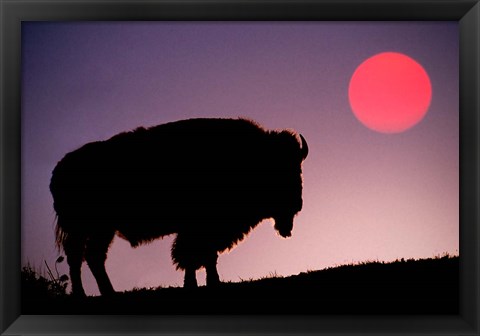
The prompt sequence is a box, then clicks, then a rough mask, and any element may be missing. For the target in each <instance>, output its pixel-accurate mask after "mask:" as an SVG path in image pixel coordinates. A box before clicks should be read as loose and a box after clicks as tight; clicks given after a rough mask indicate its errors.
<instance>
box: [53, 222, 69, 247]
mask: <svg viewBox="0 0 480 336" xmlns="http://www.w3.org/2000/svg"><path fill="white" fill-rule="evenodd" d="M67 238H68V232H67V231H65V227H64V220H63V217H61V216H57V224H56V226H55V245H56V246H57V249H58V250H59V251H61V250H63V247H64V244H65V242H66V241H67Z"/></svg>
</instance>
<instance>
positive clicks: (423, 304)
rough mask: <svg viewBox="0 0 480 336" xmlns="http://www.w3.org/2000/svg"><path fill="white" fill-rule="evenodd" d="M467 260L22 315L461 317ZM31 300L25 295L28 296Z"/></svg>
mask: <svg viewBox="0 0 480 336" xmlns="http://www.w3.org/2000/svg"><path fill="white" fill-rule="evenodd" d="M458 276H459V258H458V257H449V256H445V257H442V258H431V259H420V260H413V259H412V260H406V261H405V260H403V259H402V260H400V261H396V262H392V263H382V262H368V263H362V264H358V265H347V266H340V267H335V268H329V269H324V270H319V271H309V272H306V273H300V274H298V275H294V276H289V277H271V278H265V279H260V280H254V281H243V282H239V283H233V282H232V283H223V284H222V285H221V286H220V287H219V288H215V289H210V288H207V287H199V288H197V289H193V290H187V289H183V288H177V287H170V288H158V289H149V290H147V289H141V290H134V291H128V292H124V293H118V294H117V295H116V296H114V297H111V298H103V297H88V298H86V299H81V300H78V299H74V298H72V297H70V296H69V295H57V296H50V297H48V296H45V295H40V296H37V295H35V294H34V293H32V292H31V291H30V292H29V293H28V295H23V297H22V314H457V313H458V292H459V288H458V284H459V279H458ZM24 292H25V291H24Z"/></svg>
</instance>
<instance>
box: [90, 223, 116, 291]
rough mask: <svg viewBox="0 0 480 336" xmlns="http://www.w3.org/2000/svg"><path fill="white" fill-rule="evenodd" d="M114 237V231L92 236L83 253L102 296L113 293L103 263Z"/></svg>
mask: <svg viewBox="0 0 480 336" xmlns="http://www.w3.org/2000/svg"><path fill="white" fill-rule="evenodd" d="M114 235H115V231H111V232H108V231H105V232H101V233H97V234H95V235H92V236H90V237H89V239H88V240H87V246H86V251H85V259H86V261H87V264H88V267H90V270H91V271H92V274H93V276H94V277H95V280H96V281H97V285H98V289H99V290H100V293H101V294H102V295H103V296H108V295H112V294H113V293H115V290H114V289H113V286H112V283H111V282H110V279H109V277H108V274H107V270H106V269H105V261H106V260H107V252H108V248H109V247H110V244H111V242H112V240H113V237H114Z"/></svg>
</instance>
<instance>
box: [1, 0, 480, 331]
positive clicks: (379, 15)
mask: <svg viewBox="0 0 480 336" xmlns="http://www.w3.org/2000/svg"><path fill="white" fill-rule="evenodd" d="M0 12H1V27H0V28H1V90H0V102H1V113H0V125H1V126H0V127H1V131H0V135H1V136H0V163H1V165H0V201H1V204H0V221H1V223H0V239H1V243H0V248H1V254H0V258H1V263H0V265H1V266H0V299H1V303H0V304H1V306H0V311H1V313H0V332H1V333H2V335H34V334H42V335H47V334H52V335H53V334H62V335H68V334H77V335H80V334H97V335H98V334H136V335H140V334H234V335H237V334H238V335H240V334H242V335H243V334H272V333H278V334H300V335H301V334H373V333H381V334H444V335H453V334H455V335H459V334H461V335H479V332H480V328H479V321H478V317H479V313H480V312H479V302H480V300H479V298H480V290H479V283H480V281H479V280H480V279H479V241H480V235H479V222H478V206H479V178H478V177H479V149H480V148H479V132H478V127H479V92H480V87H479V73H480V72H479V71H480V67H479V65H480V52H479V50H480V49H479V48H480V44H479V41H480V39H479V33H480V25H479V22H480V20H479V19H480V4H479V3H478V0H418V1H417V0H388V1H387V0H385V1H376V0H365V1H364V0H337V1H332V0H330V1H320V0H317V1H305V0H300V1H295V0H283V1H280V0H273V1H266V0H262V1H247V0H243V1H239V0H233V1H220V0H217V1H211V0H210V1H209V0H198V1H195V0H177V1H168V0H167V1H159V0H140V1H135V0H123V1H105V0H104V1H93V0H72V1H70V0H67V1H65V0H64V1H57V0H50V1H47V0H30V1H24V0H0ZM26 20H30V21H31V20H33V21H35V20H42V21H47V20H54V21H58V20H60V21H83V20H88V21H93V20H97V21H105V20H107V21H122V20H147V21H148V20H182V21H183V20H222V21H229V20H249V21H251V20H258V21H260V20H276V21H282V20H292V21H294V20H295V21H296V20H300V21H310V20H312V21H316V20H342V21H343V20H352V21H359V20H381V21H389V20H437V21H441V20H455V21H459V25H460V63H461V64H460V186H461V187H460V285H461V288H460V313H459V314H458V315H456V316H409V315H407V316H368V315H367V316H365V315H364V316H334V315H330V316H299V315H296V316H285V315H282V316H281V318H279V317H278V316H275V315H262V316H252V315H238V316H201V315H198V316H197V315H195V316H192V315H190V316H86V315H82V316H73V315H68V316H67V315H65V316H62V315H42V316H41V315H21V314H20V312H21V306H20V269H21V263H20V219H21V218H20V212H21V211H20V196H21V195H20V183H21V181H20V166H21V162H20V157H21V155H20V139H21V128H20V125H21V114H20V101H21V99H20V98H21V81H20V70H21V60H20V54H21V50H20V47H21V22H22V21H26ZM159 304H161V303H159Z"/></svg>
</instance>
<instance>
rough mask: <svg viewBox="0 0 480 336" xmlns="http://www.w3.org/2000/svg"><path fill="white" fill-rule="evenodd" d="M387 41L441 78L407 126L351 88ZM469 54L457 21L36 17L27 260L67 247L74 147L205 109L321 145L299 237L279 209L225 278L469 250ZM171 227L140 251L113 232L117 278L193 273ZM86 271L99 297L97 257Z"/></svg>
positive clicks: (149, 280)
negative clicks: (56, 182) (183, 263)
mask: <svg viewBox="0 0 480 336" xmlns="http://www.w3.org/2000/svg"><path fill="white" fill-rule="evenodd" d="M384 52H395V53H401V54H403V55H406V56H408V57H410V58H411V59H413V60H415V61H416V62H418V64H419V65H421V67H422V68H423V69H424V70H425V72H426V73H427V74H428V78H429V80H430V83H431V101H430V103H429V105H428V109H427V110H426V114H425V117H424V118H423V119H422V120H420V122H418V123H417V124H416V125H414V126H413V127H412V128H409V129H407V130H406V131H404V132H400V133H393V134H388V133H382V132H378V131H375V130H372V129H370V128H368V127H366V126H365V124H363V123H362V122H360V121H359V120H358V119H357V118H356V117H355V114H354V112H353V111H352V106H351V105H350V101H349V84H350V80H351V78H352V75H353V74H354V72H355V71H356V69H357V67H358V66H359V65H360V64H362V63H363V62H364V61H366V60H367V59H368V58H370V57H372V56H374V55H377V54H379V53H384ZM458 52H459V48H458V23H457V22H395V23H393V22H215V23H213V22H188V23H187V22H136V23H134V22H125V23H121V22H110V23H95V22H77V23H53V22H50V23H49V22H24V23H23V24H22V264H23V265H26V264H27V263H30V264H31V265H33V266H35V267H37V268H42V265H43V263H44V260H46V261H47V262H48V263H49V264H50V266H51V267H52V266H53V264H54V261H55V260H56V258H57V257H58V256H59V254H58V252H57V251H56V249H55V244H54V219H55V213H54V211H53V206H52V197H51V195H50V192H49V189H48V185H49V182H50V177H51V172H52V170H53V168H54V167H55V165H56V163H57V162H58V161H59V160H60V159H61V158H62V157H63V156H64V155H65V154H66V153H67V152H69V151H72V150H74V149H76V148H78V147H80V146H82V145H83V144H85V143H87V142H91V141H96V140H104V139H107V138H109V137H111V136H113V135H115V134H116V133H119V132H121V131H126V130H131V129H133V128H136V127H138V126H153V125H156V124H160V123H165V122H170V121H175V120H179V119H186V118H192V117H248V118H251V119H254V120H256V121H257V122H259V123H260V124H261V125H263V126H264V127H265V128H269V129H283V128H291V129H294V130H296V131H298V132H300V133H302V134H303V135H304V137H305V138H306V139H307V141H308V144H309V148H310V152H309V156H308V158H307V160H306V161H305V162H304V165H303V171H304V176H303V178H304V192H303V200H304V207H303V210H302V211H301V212H300V213H299V214H298V216H297V217H296V219H295V225H294V230H293V236H292V237H291V238H289V239H283V238H280V237H279V236H278V235H277V234H276V232H275V231H274V229H273V226H272V223H273V222H272V221H271V220H266V221H265V222H264V223H262V224H260V225H259V226H258V227H257V228H256V229H255V230H254V231H253V232H252V233H251V234H250V235H249V237H248V238H247V239H246V240H244V241H243V242H242V243H240V245H238V246H237V247H236V248H235V249H233V250H232V251H230V252H229V253H224V254H222V255H221V256H220V257H219V263H218V271H219V274H220V278H221V279H222V280H223V281H241V280H242V279H243V280H245V279H251V278H253V279H255V278H259V277H263V276H268V275H271V274H277V275H284V276H286V275H292V274H298V273H300V272H305V271H307V270H316V269H321V268H325V267H330V266H335V265H341V264H345V263H351V262H358V261H366V260H385V261H392V260H395V259H397V258H398V259H400V258H424V257H432V256H435V255H440V254H443V253H450V254H455V255H457V254H458V249H459V157H458V156H459V124H458V120H459V97H458V96H459V84H458V66H459V64H458V63H459V60H458ZM386 71H388V67H387V70H386ZM367 77H368V76H367ZM407 87H408V85H407ZM368 92H369V94H372V95H373V96H375V94H376V93H375V92H373V93H372V90H368ZM402 92H403V91H402ZM378 94H379V93H378ZM403 94H404V93H401V94H399V95H400V96H402V95H403ZM373 101H375V99H373ZM403 103H405V104H406V106H407V105H408V104H411V101H409V99H407V98H406V99H405V101H404V102H403V100H402V103H398V104H397V105H398V106H400V105H401V104H403ZM402 106H403V105H402ZM402 106H400V107H402ZM408 106H409V105H408ZM400 107H399V111H402V109H401V108H400ZM403 107H404V106H403ZM399 113H403V112H399ZM405 113H406V112H405ZM132 224H134V223H132ZM173 238H174V237H173V236H169V237H165V238H164V239H163V240H157V241H155V242H154V243H151V244H149V245H145V246H141V247H139V248H137V249H132V248H131V247H130V245H129V244H128V243H127V242H126V241H124V240H122V239H121V238H118V237H117V238H115V240H114V242H113V245H112V246H111V248H110V252H109V256H108V259H107V271H108V273H109V275H110V278H111V280H112V284H113V286H114V288H115V289H116V290H129V289H132V288H134V287H157V286H160V285H162V286H180V285H182V284H183V272H179V271H176V270H175V268H174V266H173V265H172V262H171V259H170V245H171V242H172V241H173ZM59 271H60V272H61V273H66V272H67V271H68V269H67V267H66V264H65V263H62V264H60V265H59ZM204 277H205V273H204V272H203V271H200V272H197V279H198V281H199V284H201V285H202V284H204V283H205V279H204ZM83 279H84V285H85V289H86V292H87V294H89V295H97V294H98V293H99V292H98V289H97V287H96V284H95V282H94V280H93V277H92V275H91V273H90V270H89V269H88V267H86V265H85V264H84V266H83Z"/></svg>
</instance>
